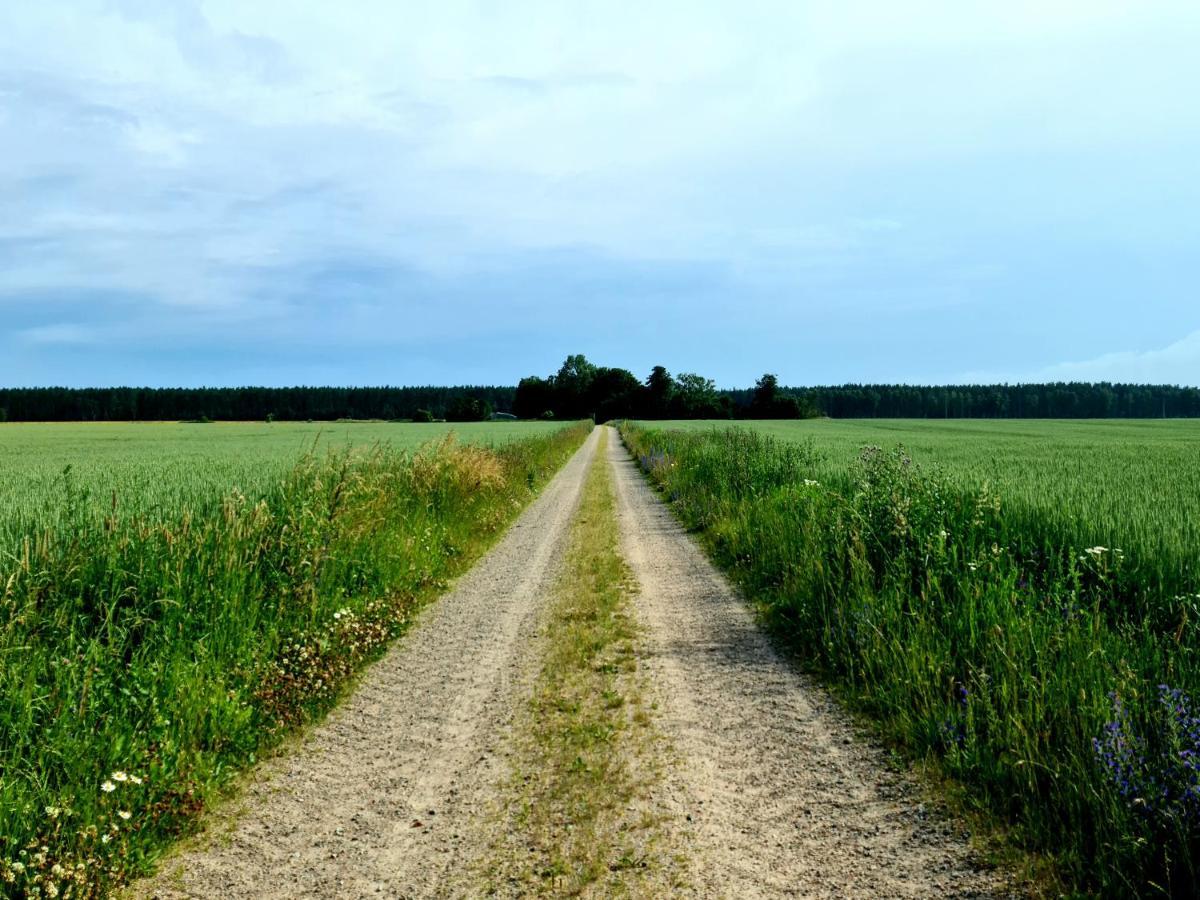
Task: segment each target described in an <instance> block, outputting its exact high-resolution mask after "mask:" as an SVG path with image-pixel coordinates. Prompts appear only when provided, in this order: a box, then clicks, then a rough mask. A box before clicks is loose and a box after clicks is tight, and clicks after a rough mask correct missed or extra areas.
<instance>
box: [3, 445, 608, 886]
mask: <svg viewBox="0 0 1200 900" xmlns="http://www.w3.org/2000/svg"><path fill="white" fill-rule="evenodd" d="M590 427H591V426H590V423H587V424H581V425H579V426H575V427H570V428H565V429H562V430H560V431H558V432H556V433H554V434H551V435H548V436H542V437H537V438H532V439H529V440H524V441H517V442H514V443H511V444H508V445H505V446H502V447H500V448H497V449H491V448H487V447H478V446H471V445H462V444H458V443H456V442H454V441H453V440H452V439H447V440H444V441H442V442H441V443H439V444H435V445H430V446H427V447H425V448H423V449H421V450H418V451H415V452H405V451H396V450H390V449H386V448H376V449H374V450H371V451H368V452H355V451H346V452H343V453H338V454H330V455H327V456H315V455H314V456H310V457H308V458H306V459H304V460H303V461H301V462H300V463H299V464H298V465H297V466H296V468H295V469H294V470H293V471H292V472H291V473H290V474H289V475H288V476H287V477H286V478H285V479H283V480H282V481H281V482H280V483H278V484H277V485H276V486H275V487H274V488H273V489H271V490H269V491H268V492H266V493H265V494H264V495H263V496H262V497H260V498H256V499H255V500H253V501H252V500H247V499H246V498H245V497H243V496H242V495H240V494H238V493H234V494H232V495H230V496H229V497H227V498H226V499H225V501H224V502H223V503H222V504H220V505H219V506H215V507H212V508H209V509H202V510H187V509H180V510H179V511H178V514H177V515H176V516H175V517H174V518H171V517H169V516H163V515H162V513H161V511H158V512H156V513H155V515H154V517H153V518H141V517H138V516H133V517H121V518H118V517H116V516H115V515H114V516H113V517H111V518H107V519H103V520H99V521H98V520H97V518H96V517H95V516H94V515H92V514H91V512H90V511H88V510H85V509H82V508H80V511H79V513H78V515H74V514H72V513H71V512H70V509H68V512H67V514H66V515H65V516H64V517H62V518H61V519H60V520H58V521H57V522H56V524H54V525H53V526H46V527H42V528H40V529H39V528H34V527H30V528H28V529H27V530H26V531H25V533H24V534H23V535H21V536H20V537H19V539H17V540H16V541H15V542H14V543H13V545H12V546H9V547H6V548H4V551H5V554H4V556H3V557H0V893H7V894H8V895H12V896H44V897H92V896H105V895H107V894H108V893H109V892H111V891H112V890H113V889H114V888H115V887H116V886H118V885H119V884H121V883H122V882H124V881H126V880H127V879H128V878H129V877H131V876H132V875H136V874H138V873H140V872H143V871H145V870H146V868H147V867H148V865H149V864H150V862H151V861H152V860H153V858H154V857H155V855H156V854H157V853H159V852H160V851H161V849H162V848H163V847H164V846H165V845H166V844H167V843H168V842H170V841H171V840H172V839H174V838H175V837H176V836H178V835H179V834H180V833H182V832H184V831H186V830H187V829H188V828H189V827H190V825H191V824H192V823H193V822H194V820H195V816H196V814H197V813H198V812H199V811H200V809H201V808H202V807H203V806H204V804H205V802H206V801H207V800H208V799H210V798H211V797H213V796H214V794H215V792H216V791H218V790H219V789H220V788H221V786H222V785H224V784H226V783H228V781H229V779H230V777H231V775H232V774H233V773H235V772H236V771H238V770H240V769H242V768H244V767H245V766H247V765H249V764H252V763H253V762H254V761H255V758H256V756H257V755H258V754H261V753H262V752H263V751H264V750H266V749H268V748H270V747H271V746H272V745H274V744H276V743H277V742H278V741H279V740H280V739H281V737H282V736H283V735H284V734H285V733H286V732H287V731H289V730H290V729H293V728H295V727H297V726H299V725H302V724H304V723H306V722H308V721H310V720H313V719H314V718H317V717H319V716H320V715H322V714H323V713H324V712H325V711H326V710H328V709H329V708H330V707H331V706H332V705H333V703H334V702H335V701H336V700H337V698H338V696H339V694H340V692H341V691H342V689H343V687H344V685H345V684H346V683H347V681H348V679H349V678H350V677H351V676H352V675H353V673H354V672H355V671H356V670H357V669H359V668H360V667H361V666H362V665H363V664H364V663H366V662H367V661H369V660H371V659H374V658H376V657H377V656H378V655H379V654H380V653H381V652H382V651H383V648H384V647H385V646H386V644H387V643H388V642H389V641H390V640H391V639H392V638H394V637H395V636H397V635H398V634H400V633H402V632H403V631H404V629H405V628H406V627H407V624H408V623H409V621H410V619H411V616H412V614H413V613H414V611H415V610H416V609H417V608H418V607H419V606H420V605H421V604H422V603H423V602H425V601H427V600H428V599H430V598H432V597H434V596H436V595H437V594H438V593H440V592H441V591H442V590H443V589H444V588H445V586H446V582H447V579H449V578H451V577H453V576H455V575H457V574H459V573H461V572H462V571H464V570H465V569H466V568H467V567H469V566H470V564H471V563H472V562H473V561H474V560H475V559H476V558H478V556H479V555H480V554H481V553H482V552H483V551H484V550H485V549H486V548H487V547H488V546H489V545H490V544H491V543H492V542H493V541H494V540H495V538H496V537H497V535H499V534H500V533H501V532H502V531H503V529H504V528H505V526H506V525H507V524H508V523H509V522H510V521H511V520H512V519H513V518H514V517H515V516H516V514H517V513H518V512H519V511H520V509H521V508H522V507H523V506H524V505H525V504H526V502H527V501H528V500H529V499H530V498H531V497H532V495H533V493H534V491H535V489H536V488H537V487H538V486H539V485H540V484H542V483H543V482H544V481H545V480H547V479H548V478H549V477H550V476H551V475H552V474H553V473H554V472H555V471H556V470H557V469H558V468H559V467H560V466H561V465H562V463H563V462H565V460H566V459H567V458H568V457H569V456H570V455H571V454H572V453H573V452H574V451H575V450H576V449H577V448H578V447H579V445H580V444H581V443H582V441H583V440H584V438H585V437H586V435H587V433H588V431H589V430H590ZM68 507H71V504H68Z"/></svg>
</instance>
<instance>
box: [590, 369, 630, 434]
mask: <svg viewBox="0 0 1200 900" xmlns="http://www.w3.org/2000/svg"><path fill="white" fill-rule="evenodd" d="M642 390H643V388H642V383H641V382H640V381H638V379H637V376H636V375H634V374H633V373H632V372H630V371H629V370H628V369H609V368H604V367H601V368H598V369H596V373H595V375H594V377H593V378H592V381H591V384H590V385H588V390H587V395H586V404H585V405H586V406H587V408H588V409H590V410H591V411H592V413H594V414H595V416H596V421H597V422H607V421H609V420H611V419H625V418H629V417H630V416H632V415H635V411H636V409H637V408H638V406H639V403H640V400H641V393H642Z"/></svg>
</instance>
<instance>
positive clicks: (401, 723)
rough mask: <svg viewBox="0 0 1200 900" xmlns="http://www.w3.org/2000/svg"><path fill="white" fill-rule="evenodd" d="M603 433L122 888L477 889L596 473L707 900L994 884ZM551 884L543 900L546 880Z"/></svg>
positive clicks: (416, 892)
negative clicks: (568, 543)
mask: <svg viewBox="0 0 1200 900" xmlns="http://www.w3.org/2000/svg"><path fill="white" fill-rule="evenodd" d="M600 433H601V430H600V429H597V430H596V432H595V433H594V434H593V435H592V436H591V437H590V438H589V439H588V441H587V443H586V444H585V445H584V447H583V448H582V449H581V450H580V451H579V453H577V454H576V456H575V457H574V458H573V459H572V460H571V461H570V462H568V463H567V465H566V466H565V467H564V468H563V470H562V471H561V472H560V473H559V474H558V475H557V476H556V477H555V478H554V479H553V480H552V481H551V482H550V484H549V485H547V487H546V488H545V489H544V490H543V492H542V495H541V496H540V497H539V498H538V499H537V500H535V501H534V503H533V504H532V505H531V506H530V507H529V508H528V509H527V510H526V511H525V512H524V513H523V514H522V516H521V517H520V518H519V519H518V521H517V523H516V524H515V525H514V526H513V527H512V529H511V530H510V531H509V532H508V534H506V535H505V537H504V538H503V539H502V540H501V541H500V543H498V544H497V546H496V547H495V548H493V550H492V551H491V552H490V553H489V554H488V555H487V556H485V557H484V559H483V560H481V562H480V563H479V564H478V565H477V566H476V567H475V568H474V569H473V570H472V571H471V572H469V573H468V574H466V575H465V576H463V577H462V578H461V579H460V580H459V581H458V582H457V583H456V584H455V586H454V587H453V589H452V590H451V591H450V592H449V593H448V594H446V595H445V596H444V597H442V598H441V599H440V600H438V601H437V602H436V603H434V604H433V605H432V606H430V607H429V608H428V609H426V610H425V612H424V613H423V614H422V617H421V619H420V621H419V622H418V623H417V624H416V625H415V626H414V627H413V628H412V629H411V630H410V631H409V633H408V634H407V635H405V636H404V637H403V638H401V639H400V640H399V641H398V642H397V644H396V646H395V647H394V648H393V649H392V651H391V652H390V653H389V654H388V655H387V656H386V657H384V659H383V660H381V661H380V662H379V663H377V664H376V665H375V666H373V667H372V668H371V669H370V670H369V671H368V672H367V673H366V674H365V676H364V677H363V679H362V681H361V683H360V684H359V686H358V688H357V690H356V691H355V692H354V693H353V694H352V695H351V696H349V697H348V698H347V699H346V700H345V701H344V702H343V704H342V705H341V706H340V707H339V708H338V709H336V710H335V711H334V712H333V713H332V714H331V715H330V716H329V718H328V719H327V720H326V721H325V722H324V723H323V724H321V725H319V726H317V727H316V728H314V729H312V731H311V732H309V734H308V735H307V736H306V737H305V739H304V740H303V741H302V742H300V743H299V744H298V745H297V746H296V747H295V748H293V749H292V750H291V751H290V752H288V753H286V754H284V755H281V756H279V757H277V758H275V759H272V760H270V761H268V762H267V763H265V764H264V765H263V766H261V767H260V769H259V770H258V771H257V772H256V773H255V774H254V775H253V776H251V778H250V781H249V784H248V786H247V787H246V789H245V791H244V794H243V796H242V797H241V798H240V799H239V800H238V801H236V802H235V803H233V804H230V808H229V809H227V810H224V811H222V810H218V811H217V812H215V813H214V815H213V817H212V819H211V820H210V823H209V828H208V832H207V833H206V834H204V835H201V836H200V837H199V838H198V839H195V840H193V841H192V842H190V844H186V845H185V846H183V847H182V848H181V849H180V850H179V852H177V853H176V854H174V855H173V856H172V857H170V858H169V859H168V860H167V861H166V862H165V863H164V864H163V866H162V868H161V871H160V872H159V874H158V875H157V876H156V877H155V878H153V879H151V880H149V881H147V882H144V883H141V884H139V885H135V886H134V888H133V890H132V892H131V893H132V894H133V895H134V896H137V897H162V898H183V897H188V898H250V897H253V898H284V897H287V898H293V897H294V898H309V897H321V898H342V897H347V898H349V897H388V898H406V897H461V896H477V895H478V891H477V890H476V889H475V888H473V887H471V886H470V885H471V884H473V883H474V882H472V881H470V879H469V877H468V873H470V872H471V871H474V870H478V868H479V866H480V862H481V859H485V858H486V856H487V854H488V853H489V851H490V848H494V847H495V841H494V834H489V831H488V829H489V828H491V827H493V826H492V825H490V824H489V815H488V810H489V808H493V807H494V803H495V800H496V798H497V796H499V795H498V793H497V792H498V791H500V790H501V789H502V786H503V785H504V784H505V781H506V779H508V778H510V777H511V771H510V767H509V762H508V760H507V759H506V757H505V753H506V752H507V750H506V748H507V747H510V746H511V744H512V740H511V738H512V731H513V728H514V724H515V723H520V722H521V721H522V717H521V714H520V713H521V710H523V709H527V708H528V701H529V697H530V696H531V695H532V684H533V680H534V676H535V673H536V670H537V666H538V662H539V661H538V660H537V659H532V658H530V657H532V656H533V655H534V654H533V653H532V652H531V650H532V648H534V647H538V646H544V644H540V643H539V641H538V640H537V637H538V623H539V621H541V620H542V619H543V613H544V611H545V608H546V604H547V600H548V598H549V597H550V596H551V595H552V593H553V590H554V584H555V579H556V576H557V575H558V572H559V569H560V561H561V557H562V556H563V553H564V547H565V540H566V537H567V535H568V533H569V530H570V529H569V525H570V522H571V520H572V516H573V514H574V511H575V509H576V508H577V506H578V503H579V497H580V493H581V489H582V486H583V483H584V477H585V474H586V472H587V468H588V465H589V464H590V463H591V462H592V460H593V459H594V458H595V459H596V462H597V463H599V464H608V465H610V466H611V467H612V474H613V481H614V490H615V493H616V498H617V507H616V508H617V515H618V519H619V525H620V528H621V531H622V534H621V545H622V550H623V553H624V554H625V556H626V558H627V561H628V563H629V565H630V567H631V569H632V571H633V574H634V575H635V576H636V578H637V580H638V582H639V584H640V588H639V591H638V594H637V595H636V597H635V598H634V600H633V607H634V611H635V613H636V616H637V618H638V620H639V622H640V624H641V627H642V629H643V632H644V635H643V639H642V640H641V642H640V643H641V649H642V652H643V654H644V658H643V659H642V660H641V661H640V663H639V665H640V666H641V668H642V671H643V672H644V674H645V675H646V677H647V682H648V684H649V685H650V690H651V691H652V694H653V699H654V701H656V702H657V705H658V714H657V716H656V718H655V725H656V727H657V728H659V729H661V732H662V735H663V740H664V744H665V745H666V746H669V747H670V748H671V750H672V753H671V755H672V756H673V757H674V758H675V764H673V765H670V766H668V767H667V768H668V769H669V772H668V773H667V774H666V775H665V776H664V778H663V782H662V784H661V785H660V786H659V787H658V788H657V789H656V790H654V791H653V793H654V802H655V803H658V804H661V805H662V806H664V807H665V808H666V809H667V810H668V816H669V818H670V820H671V822H673V825H672V827H673V828H674V837H675V840H673V841H672V843H673V845H675V846H679V847H682V852H683V853H685V854H686V855H687V857H688V864H687V868H688V870H689V872H690V875H689V881H688V883H689V885H690V888H689V889H688V890H686V893H687V894H688V895H691V896H701V897H730V898H743V897H747V898H755V897H775V896H805V897H809V896H829V897H835V896H836V897H847V896H857V897H912V896H922V897H931V896H938V897H968V896H996V895H1002V894H1005V893H1006V891H1005V890H1004V886H1003V885H1002V883H1001V882H1000V881H999V879H998V878H997V877H995V876H993V875H990V874H987V873H983V872H980V871H978V870H977V869H976V868H975V867H973V866H972V865H971V863H970V852H969V849H968V847H967V845H966V842H965V841H964V840H963V839H962V838H961V836H960V835H959V834H958V833H957V831H956V830H954V829H952V828H951V827H950V826H948V825H946V824H945V823H943V822H941V821H940V820H938V819H936V818H934V817H927V816H926V815H925V814H924V811H923V807H922V806H921V804H920V801H919V797H918V796H917V794H916V793H915V791H914V789H913V788H912V787H911V785H909V784H907V782H905V781H904V780H903V779H902V778H900V777H899V776H896V775H893V774H890V773H889V771H888V770H887V768H886V766H885V765H884V763H883V760H882V758H881V756H880V754H879V753H878V752H876V751H874V750H872V749H870V748H869V747H867V746H865V745H864V744H863V743H861V742H860V741H859V740H858V739H857V737H856V735H855V732H854V730H853V728H852V727H851V725H850V724H849V723H848V721H847V719H846V718H845V716H844V715H842V714H841V713H840V712H839V711H838V709H837V707H836V705H835V704H834V703H833V702H832V701H831V700H830V699H829V698H828V697H827V695H826V694H825V693H824V692H822V691H821V690H820V689H819V688H817V687H815V686H814V685H812V684H811V683H810V682H809V681H808V680H807V679H805V678H804V677H802V676H800V675H798V674H797V673H796V671H795V669H794V667H793V666H792V665H791V664H790V663H789V662H788V661H786V660H785V659H784V658H783V657H782V656H780V655H779V654H777V653H776V652H775V650H774V649H773V648H772V645H771V643H770V642H769V641H768V640H767V639H766V638H765V637H764V636H763V634H762V633H761V632H760V631H759V629H758V628H757V626H756V625H755V623H754V621H753V618H752V616H751V613H750V612H749V610H748V608H747V606H746V605H745V603H744V602H743V601H742V600H741V599H740V598H739V597H738V595H737V594H736V593H735V592H734V591H733V590H732V589H731V588H730V587H729V585H728V584H727V583H726V581H725V580H724V578H723V577H722V576H721V575H720V574H719V573H718V572H717V571H716V570H715V569H714V568H713V567H712V565H711V564H710V563H709V562H708V560H707V559H706V558H705V557H704V555H703V554H702V553H701V551H700V550H699V548H698V547H697V546H696V544H695V543H694V541H693V540H692V539H691V538H690V537H689V536H688V535H687V534H685V533H684V532H683V530H682V529H681V528H680V526H679V525H678V524H677V523H676V522H675V520H674V519H673V518H672V517H671V514H670V512H669V510H668V509H667V508H666V507H665V506H664V504H663V503H662V502H661V501H660V500H659V499H658V498H657V497H656V496H655V494H654V493H653V491H652V490H651V489H650V488H649V487H648V486H647V484H646V483H645V481H644V480H643V479H642V478H641V476H640V474H639V473H638V472H637V470H636V469H635V467H634V466H633V464H632V463H631V462H630V461H629V459H628V458H627V455H626V452H625V450H624V448H623V447H622V445H621V442H620V438H619V437H618V436H617V435H616V434H615V433H614V432H610V434H609V439H608V450H607V453H606V458H605V459H600V458H598V454H597V446H598V444H599V438H600ZM545 893H547V894H552V893H553V891H552V890H547V891H546V892H545Z"/></svg>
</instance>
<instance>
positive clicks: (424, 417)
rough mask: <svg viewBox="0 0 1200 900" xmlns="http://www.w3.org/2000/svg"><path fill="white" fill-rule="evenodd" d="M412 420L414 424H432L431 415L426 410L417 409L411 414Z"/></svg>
mask: <svg viewBox="0 0 1200 900" xmlns="http://www.w3.org/2000/svg"><path fill="white" fill-rule="evenodd" d="M412 420H413V421H414V422H432V421H433V413H431V412H430V411H429V410H427V409H418V410H416V411H415V412H414V413H413V415H412Z"/></svg>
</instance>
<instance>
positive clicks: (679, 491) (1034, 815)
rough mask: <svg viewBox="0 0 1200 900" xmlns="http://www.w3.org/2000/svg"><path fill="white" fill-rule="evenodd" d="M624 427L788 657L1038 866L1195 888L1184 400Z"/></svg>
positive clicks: (1197, 725)
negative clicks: (1085, 414)
mask: <svg viewBox="0 0 1200 900" xmlns="http://www.w3.org/2000/svg"><path fill="white" fill-rule="evenodd" d="M623 433H624V435H625V438H626V441H627V443H628V444H629V446H630V447H631V449H632V450H633V451H634V453H635V454H636V455H637V457H638V458H639V460H640V462H641V465H642V467H643V469H644V470H645V471H646V472H647V473H648V474H649V476H650V477H651V478H652V479H653V480H654V481H655V482H656V483H657V484H658V485H659V486H660V487H661V488H662V490H663V491H664V494H665V496H666V497H667V498H668V499H669V500H670V501H671V503H672V506H673V508H674V510H675V512H676V514H677V515H678V516H679V517H680V518H681V519H682V520H683V521H684V522H685V524H687V525H688V526H690V527H692V528H694V529H696V530H697V531H698V532H699V533H700V534H701V535H702V537H703V539H704V541H705V542H706V543H707V545H708V547H709V549H710V550H711V552H712V554H713V556H714V558H715V559H716V560H717V561H718V563H719V564H721V565H722V566H723V567H724V568H725V569H726V570H727V571H728V572H729V573H730V574H731V575H732V576H733V578H734V579H735V580H736V581H737V582H738V583H739V584H740V585H741V586H742V587H743V588H744V589H745V591H746V593H747V594H748V595H749V596H750V597H752V598H754V600H755V601H756V602H757V603H758V605H759V606H760V608H761V609H762V610H763V612H764V614H765V616H766V618H767V621H768V622H770V623H771V624H772V625H773V626H774V627H775V628H776V629H777V630H778V631H779V632H780V633H781V634H782V635H784V636H785V637H786V638H787V640H788V641H789V642H790V643H792V644H793V645H794V646H795V647H796V648H797V650H799V651H800V655H801V658H803V659H804V660H805V661H806V663H807V664H808V665H809V666H811V667H812V668H813V669H815V670H817V671H819V672H820V673H822V674H823V675H824V676H825V677H827V678H829V679H830V680H831V681H833V682H835V683H837V684H838V685H839V686H840V688H841V690H842V691H843V693H844V696H845V697H846V698H847V699H848V700H849V701H850V702H851V703H852V704H853V705H855V706H857V707H858V708H860V709H862V710H864V711H865V712H867V713H869V714H870V715H871V716H872V717H874V718H875V719H876V720H877V721H878V722H879V723H880V725H881V727H882V729H883V731H884V733H885V734H886V735H887V736H888V738H889V739H890V740H893V741H895V742H896V743H897V745H899V746H903V747H905V748H907V751H908V753H909V754H910V755H912V756H913V757H915V758H917V759H919V760H924V761H926V762H934V763H936V765H937V767H938V768H939V770H940V771H943V772H945V773H946V774H948V775H950V776H952V778H953V780H954V781H955V782H956V783H957V784H959V785H960V786H961V788H962V793H963V797H964V802H965V803H966V804H967V805H968V806H969V807H972V808H974V809H976V810H978V811H979V812H980V813H981V814H983V815H984V816H986V817H988V818H990V819H992V820H993V821H995V822H996V823H998V824H999V826H1000V828H1001V829H1002V830H1004V831H1006V832H1007V834H1008V835H1009V838H1010V841H1011V843H1012V844H1013V845H1015V846H1017V847H1018V848H1020V849H1022V850H1025V851H1028V852H1030V853H1032V854H1033V858H1035V859H1036V858H1039V857H1040V858H1042V859H1045V860H1046V861H1047V863H1046V869H1047V871H1050V872H1053V873H1056V874H1055V875H1054V876H1053V877H1059V878H1062V879H1063V882H1064V883H1065V884H1067V885H1070V886H1072V887H1074V888H1085V889H1094V890H1099V891H1101V892H1103V893H1106V894H1118V895H1119V894H1129V893H1138V894H1145V893H1153V892H1162V893H1166V894H1176V895H1186V894H1188V893H1189V890H1190V888H1189V886H1191V887H1194V885H1195V884H1196V879H1197V877H1198V875H1200V871H1198V869H1197V865H1196V860H1197V859H1198V858H1200V856H1198V854H1197V850H1198V849H1200V580H1198V579H1197V556H1198V552H1197V551H1198V548H1200V543H1198V541H1197V536H1198V531H1197V523H1198V522H1200V490H1198V488H1200V453H1196V448H1197V447H1198V446H1200V445H1198V442H1197V439H1198V438H1200V427H1198V425H1197V423H1195V422H1071V423H1064V422H1036V423H1035V422H1021V421H1013V422H970V421H966V422H962V421H960V422H936V423H934V422H919V421H913V422H880V421H869V422H868V421H858V422H855V421H849V422H847V421H813V422H787V423H784V422H767V423H753V424H751V425H743V426H739V427H733V428H731V427H730V425H729V423H719V424H714V423H645V424H643V425H628V426H626V427H625V428H624V430H623Z"/></svg>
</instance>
